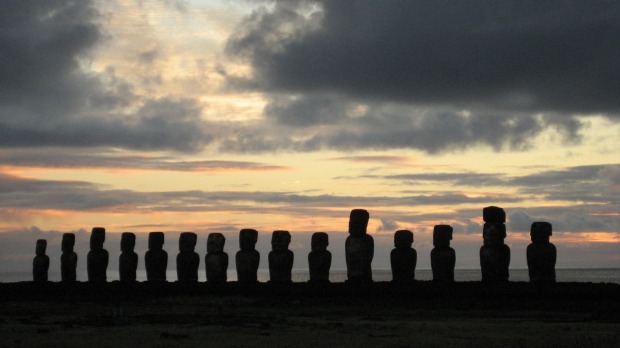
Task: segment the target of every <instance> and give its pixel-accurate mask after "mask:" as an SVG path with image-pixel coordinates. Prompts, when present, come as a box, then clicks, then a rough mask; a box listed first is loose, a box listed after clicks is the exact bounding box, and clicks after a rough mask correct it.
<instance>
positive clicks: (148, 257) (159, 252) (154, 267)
mask: <svg viewBox="0 0 620 348" xmlns="http://www.w3.org/2000/svg"><path fill="white" fill-rule="evenodd" d="M163 247H164V233H163V232H151V233H149V250H148V251H147V252H146V253H145V254H144V267H145V268H146V280H147V281H159V282H165V281H166V268H168V253H167V252H166V251H165V250H163Z"/></svg>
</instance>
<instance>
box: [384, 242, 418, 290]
mask: <svg viewBox="0 0 620 348" xmlns="http://www.w3.org/2000/svg"><path fill="white" fill-rule="evenodd" d="M412 244H413V233H412V232H411V231H409V230H400V231H396V233H394V246H395V248H394V249H392V252H391V253H390V264H391V266H392V282H394V283H411V282H413V281H414V280H415V267H416V264H417V262H418V253H417V251H416V250H415V249H413V248H412V247H411V245H412Z"/></svg>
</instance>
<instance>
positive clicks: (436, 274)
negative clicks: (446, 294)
mask: <svg viewBox="0 0 620 348" xmlns="http://www.w3.org/2000/svg"><path fill="white" fill-rule="evenodd" d="M450 240H452V226H450V225H435V227H434V228H433V245H434V246H435V247H434V248H433V250H431V268H432V270H433V281H436V282H453V281H454V266H455V265H456V253H455V252H454V249H452V248H451V247H450Z"/></svg>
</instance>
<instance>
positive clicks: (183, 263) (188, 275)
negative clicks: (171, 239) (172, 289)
mask: <svg viewBox="0 0 620 348" xmlns="http://www.w3.org/2000/svg"><path fill="white" fill-rule="evenodd" d="M197 240H198V236H197V235H196V233H193V232H183V233H181V236H179V251H180V252H179V254H178V255H177V279H178V280H179V281H180V282H197V281H198V266H199V265H200V256H198V253H197V252H195V251H194V249H195V248H196V241H197Z"/></svg>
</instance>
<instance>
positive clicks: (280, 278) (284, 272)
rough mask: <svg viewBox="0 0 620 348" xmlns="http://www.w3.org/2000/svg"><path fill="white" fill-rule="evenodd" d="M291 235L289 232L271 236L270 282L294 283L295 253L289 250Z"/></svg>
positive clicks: (275, 233)
mask: <svg viewBox="0 0 620 348" xmlns="http://www.w3.org/2000/svg"><path fill="white" fill-rule="evenodd" d="M289 244H291V234H290V233H289V232H288V231H274V232H273V234H272V235H271V249H272V250H271V252H270V253H269V281H270V282H271V283H290V282H292V276H291V271H292V270H293V259H294V257H295V256H294V255H293V252H292V251H290V250H289V249H288V246H289Z"/></svg>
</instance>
